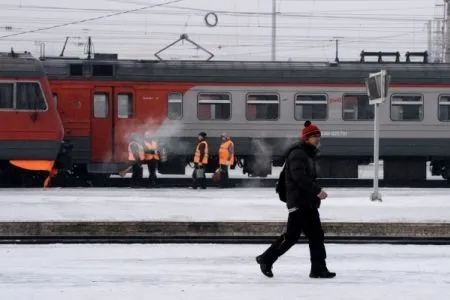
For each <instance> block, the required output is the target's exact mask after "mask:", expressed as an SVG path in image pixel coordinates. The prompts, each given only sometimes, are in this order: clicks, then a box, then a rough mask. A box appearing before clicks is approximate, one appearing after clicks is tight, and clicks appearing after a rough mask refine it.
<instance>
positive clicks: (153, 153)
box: [144, 132, 160, 185]
mask: <svg viewBox="0 0 450 300" xmlns="http://www.w3.org/2000/svg"><path fill="white" fill-rule="evenodd" d="M144 153H145V162H146V163H147V167H148V173H149V181H150V185H156V179H157V177H156V167H157V166H158V162H159V159H160V156H159V151H158V141H157V140H156V139H154V138H153V137H152V135H151V134H150V133H149V132H147V133H146V134H145V136H144Z"/></svg>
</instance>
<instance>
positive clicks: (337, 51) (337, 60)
mask: <svg viewBox="0 0 450 300" xmlns="http://www.w3.org/2000/svg"><path fill="white" fill-rule="evenodd" d="M334 61H335V62H339V39H336V58H335V59H334Z"/></svg>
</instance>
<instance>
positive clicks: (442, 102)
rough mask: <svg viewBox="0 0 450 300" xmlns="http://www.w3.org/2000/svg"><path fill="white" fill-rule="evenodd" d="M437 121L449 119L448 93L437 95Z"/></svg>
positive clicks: (449, 103) (449, 99)
mask: <svg viewBox="0 0 450 300" xmlns="http://www.w3.org/2000/svg"><path fill="white" fill-rule="evenodd" d="M438 118H439V121H441V122H448V121H450V95H442V96H439V116H438Z"/></svg>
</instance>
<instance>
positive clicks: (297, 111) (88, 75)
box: [0, 54, 450, 180]
mask: <svg viewBox="0 0 450 300" xmlns="http://www.w3.org/2000/svg"><path fill="white" fill-rule="evenodd" d="M9 59H12V58H9ZM15 59H17V62H16V64H17V68H15V67H14V65H15V63H14V62H13V61H11V62H10V63H9V66H10V68H11V71H10V72H12V73H11V75H10V78H9V80H13V79H14V80H16V81H19V79H18V78H20V76H21V75H20V74H23V72H22V71H19V70H20V68H21V67H20V65H21V63H20V62H21V61H23V60H24V59H23V58H20V59H18V58H15ZM28 60H29V61H30V62H33V64H34V66H36V67H35V68H36V69H38V70H39V71H37V74H34V76H35V80H37V79H36V78H40V79H39V80H41V81H39V82H40V87H41V89H42V90H43V94H44V99H46V100H47V101H46V110H45V111H44V110H41V111H39V110H36V109H33V110H32V111H27V112H21V111H20V110H19V109H18V107H12V108H10V109H6V110H5V109H3V108H1V109H0V115H8V117H9V118H11V119H10V121H9V123H10V125H11V126H13V127H14V126H15V127H17V128H22V130H25V131H26V134H27V135H23V136H21V137H20V139H21V140H23V141H29V140H33V138H34V139H35V138H36V137H37V134H38V133H39V134H40V135H39V140H40V141H41V144H40V145H41V146H39V147H42V148H36V147H38V146H33V145H32V144H31V143H29V142H27V143H25V145H26V146H27V147H30V149H46V148H44V146H42V145H44V144H45V145H50V143H49V142H45V143H44V141H48V140H49V139H50V133H49V132H48V131H46V127H45V124H47V123H45V120H44V114H45V113H47V115H45V117H48V118H52V122H53V123H52V124H53V125H54V127H52V130H53V131H54V133H55V135H54V140H52V142H53V143H52V144H51V145H53V148H52V149H53V152H50V151H48V152H46V153H48V154H49V156H51V157H47V158H48V159H50V158H53V159H54V160H56V161H58V159H57V158H56V155H57V153H58V150H59V149H60V147H61V145H60V142H61V141H64V144H66V145H71V146H72V149H71V152H70V158H71V162H72V165H71V168H70V174H72V175H73V176H82V177H83V176H84V177H96V178H106V177H108V176H110V175H111V174H117V173H118V172H119V171H120V170H122V169H123V168H124V167H126V165H127V143H128V138H129V136H130V135H131V134H133V133H135V132H140V133H144V132H150V133H151V134H153V135H154V136H155V137H156V138H158V139H159V141H160V146H161V147H162V149H164V152H165V153H166V154H167V159H166V160H164V161H162V162H161V163H160V165H159V172H160V173H164V174H184V172H185V167H186V164H187V163H188V162H189V161H190V160H191V159H192V153H193V149H194V146H195V142H196V139H195V137H196V135H197V133H198V132H200V131H206V132H207V134H208V136H209V138H210V148H211V149H214V148H215V147H216V148H217V147H218V140H219V139H218V137H219V135H220V134H221V133H222V132H227V133H228V134H229V135H230V136H231V137H232V138H233V140H234V142H235V151H236V157H237V164H238V165H239V166H240V167H242V168H243V172H244V173H248V174H249V175H251V176H261V177H264V176H267V175H268V174H270V173H271V170H272V166H279V165H281V164H282V162H283V161H282V157H283V153H284V151H285V150H286V147H287V146H288V145H289V144H290V143H292V142H293V141H295V140H296V139H298V137H299V132H300V129H301V127H302V125H303V123H304V121H305V120H311V121H313V122H314V123H317V124H318V126H319V127H320V128H321V129H322V132H323V136H324V138H323V141H322V149H321V156H320V167H321V176H322V177H326V178H357V177H358V165H359V164H367V163H368V162H369V161H370V159H371V157H372V154H373V116H374V113H373V106H371V105H369V101H368V97H367V93H366V89H365V84H364V80H365V78H366V77H367V76H368V74H369V73H373V72H378V71H379V70H380V69H386V70H387V71H388V72H389V74H390V75H391V83H390V90H389V95H388V99H387V101H386V103H384V104H383V105H381V108H380V111H381V118H380V120H381V121H380V123H381V126H380V128H381V134H380V156H381V158H382V159H383V160H384V178H385V179H416V180H421V179H425V178H426V162H427V161H431V166H432V172H433V174H435V175H442V176H443V177H444V178H446V179H449V178H450V151H449V150H450V130H449V129H450V123H449V122H450V65H448V64H435V63H410V62H386V63H383V62H376V63H367V62H339V63H324V62H251V61H206V62H205V61H158V60H120V59H117V56H116V55H108V54H97V55H95V57H94V58H93V59H79V58H67V57H47V58H41V63H38V62H37V61H36V60H31V59H30V58H28ZM22 64H23V63H22ZM41 64H42V65H41ZM22 68H23V67H22ZM43 70H45V74H46V75H47V77H48V83H47V79H45V75H44V71H43ZM0 74H1V75H2V76H3V77H5V76H7V75H6V74H5V72H1V71H0ZM39 76H41V77H39ZM5 78H6V79H4V80H8V79H7V77H5ZM14 80H13V81H14ZM20 80H23V79H20ZM14 88H15V89H17V87H14ZM50 91H51V92H50ZM14 95H16V94H14ZM14 97H17V96H14ZM14 99H16V98H14ZM14 101H17V100H14ZM0 103H1V101H0ZM14 103H16V102H14ZM56 109H57V111H58V112H59V116H58V114H57V113H56ZM36 114H37V115H39V118H38V119H35V117H32V115H34V116H36ZM20 117H23V118H24V119H25V118H28V119H26V122H28V123H24V122H22V121H21V120H19V118H20ZM14 118H17V119H14ZM33 120H35V121H33ZM60 120H61V121H60ZM61 122H62V127H63V128H64V134H62V132H61V130H62V127H61ZM41 123H42V125H39V126H37V127H36V124H41ZM48 124H49V123H48ZM56 124H58V125H56ZM25 125H27V126H28V127H25ZM33 126H35V127H33ZM5 128H6V127H5V126H4V125H3V126H2V125H0V129H1V130H2V131H1V133H0V139H1V140H2V141H3V144H0V145H1V146H0V151H2V152H0V153H2V154H0V155H2V156H0V159H1V160H3V162H2V163H5V161H8V160H11V159H19V158H20V159H30V160H31V159H38V158H39V159H44V157H43V154H42V155H41V156H36V155H37V153H38V151H36V152H34V151H31V152H22V156H20V157H13V156H12V154H14V153H15V152H17V151H16V150H14V149H12V148H11V147H10V148H8V147H9V146H8V145H10V144H11V142H12V141H14V140H15V139H17V137H18V135H15V134H12V135H11V130H13V129H10V131H9V134H10V136H9V137H11V136H14V138H10V139H8V135H7V134H8V131H5V130H6V129H5ZM8 128H11V127H8ZM17 128H16V129H14V130H16V131H17V130H18V131H20V130H21V129H17ZM23 128H25V129H23ZM55 128H58V130H60V131H58V130H57V129H55ZM56 132H59V135H57V134H56ZM33 133H34V134H35V135H33ZM62 136H64V138H62ZM52 137H53V136H52ZM5 143H6V144H5ZM8 143H9V144H8ZM5 149H12V150H10V151H9V152H8V153H7V154H8V155H9V156H8V155H5V153H6V152H5ZM50 153H51V154H50ZM33 155H35V156H33ZM215 160H216V157H214V156H213V157H212V161H211V163H210V168H211V169H210V170H209V171H210V172H212V171H213V170H214V168H215V167H216V164H215V163H214V161H215Z"/></svg>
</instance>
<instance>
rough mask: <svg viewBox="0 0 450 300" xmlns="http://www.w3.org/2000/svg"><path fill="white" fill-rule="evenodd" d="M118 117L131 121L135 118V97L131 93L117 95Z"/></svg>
mask: <svg viewBox="0 0 450 300" xmlns="http://www.w3.org/2000/svg"><path fill="white" fill-rule="evenodd" d="M117 107H118V112H117V117H118V118H119V119H129V118H132V117H133V95H132V94H130V93H120V94H118V95H117Z"/></svg>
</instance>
